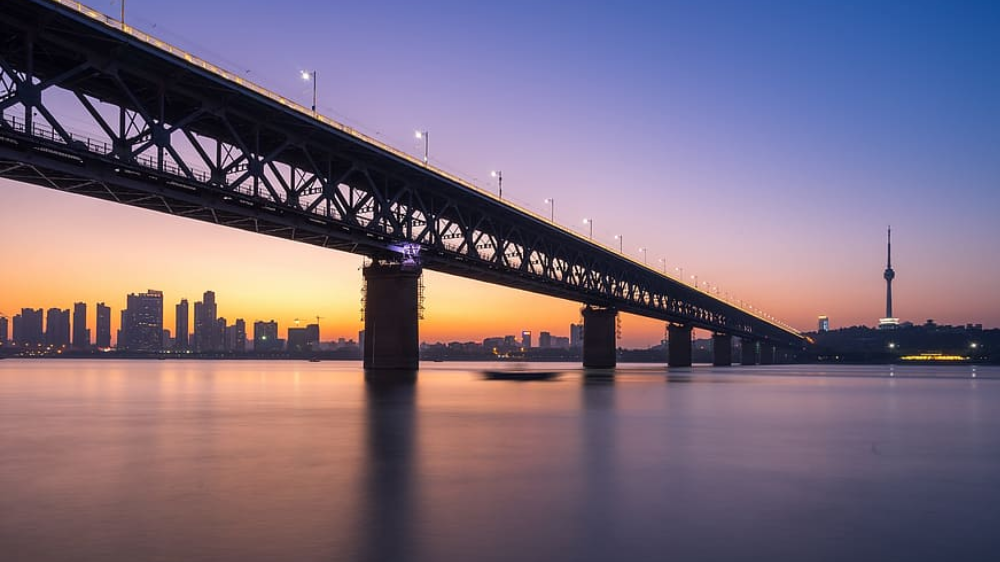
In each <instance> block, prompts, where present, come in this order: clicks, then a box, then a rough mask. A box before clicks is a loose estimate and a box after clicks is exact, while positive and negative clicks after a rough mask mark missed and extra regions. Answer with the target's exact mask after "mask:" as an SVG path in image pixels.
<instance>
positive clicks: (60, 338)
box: [45, 308, 69, 347]
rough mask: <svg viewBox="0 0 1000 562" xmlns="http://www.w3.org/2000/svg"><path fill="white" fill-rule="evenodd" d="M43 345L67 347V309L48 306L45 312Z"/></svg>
mask: <svg viewBox="0 0 1000 562" xmlns="http://www.w3.org/2000/svg"><path fill="white" fill-rule="evenodd" d="M45 345H48V346H50V347H69V309H65V310H64V309H60V308H50V309H49V310H48V312H47V313H46V314H45Z"/></svg>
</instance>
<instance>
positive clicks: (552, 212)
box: [545, 197, 556, 222]
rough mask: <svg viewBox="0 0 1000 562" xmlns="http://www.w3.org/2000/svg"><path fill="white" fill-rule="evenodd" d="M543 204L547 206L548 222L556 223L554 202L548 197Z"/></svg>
mask: <svg viewBox="0 0 1000 562" xmlns="http://www.w3.org/2000/svg"><path fill="white" fill-rule="evenodd" d="M545 203H546V204H548V206H549V222H556V200H555V199H552V198H551V197H550V198H548V199H546V200H545Z"/></svg>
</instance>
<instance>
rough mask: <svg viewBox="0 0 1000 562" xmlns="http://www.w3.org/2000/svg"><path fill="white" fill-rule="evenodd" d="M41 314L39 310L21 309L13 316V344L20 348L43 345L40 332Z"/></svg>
mask: <svg viewBox="0 0 1000 562" xmlns="http://www.w3.org/2000/svg"><path fill="white" fill-rule="evenodd" d="M42 318H43V312H42V309H40V308H22V309H21V314H18V315H16V316H14V343H16V344H17V345H19V346H21V347H25V346H28V347H32V346H40V345H43V344H44V343H45V332H44V331H42Z"/></svg>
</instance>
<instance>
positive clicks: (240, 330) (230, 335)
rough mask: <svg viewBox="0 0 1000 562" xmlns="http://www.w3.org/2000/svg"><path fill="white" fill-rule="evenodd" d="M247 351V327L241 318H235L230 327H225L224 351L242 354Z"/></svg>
mask: <svg viewBox="0 0 1000 562" xmlns="http://www.w3.org/2000/svg"><path fill="white" fill-rule="evenodd" d="M246 350H247V325H246V322H245V321H244V320H243V319H242V318H237V319H236V321H235V322H233V325H232V326H227V327H226V351H229V352H232V353H244V352H246Z"/></svg>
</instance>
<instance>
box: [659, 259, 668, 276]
mask: <svg viewBox="0 0 1000 562" xmlns="http://www.w3.org/2000/svg"><path fill="white" fill-rule="evenodd" d="M657 261H659V262H660V263H662V264H663V274H664V275H666V274H667V260H665V259H663V258H660V259H659V260H657Z"/></svg>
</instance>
